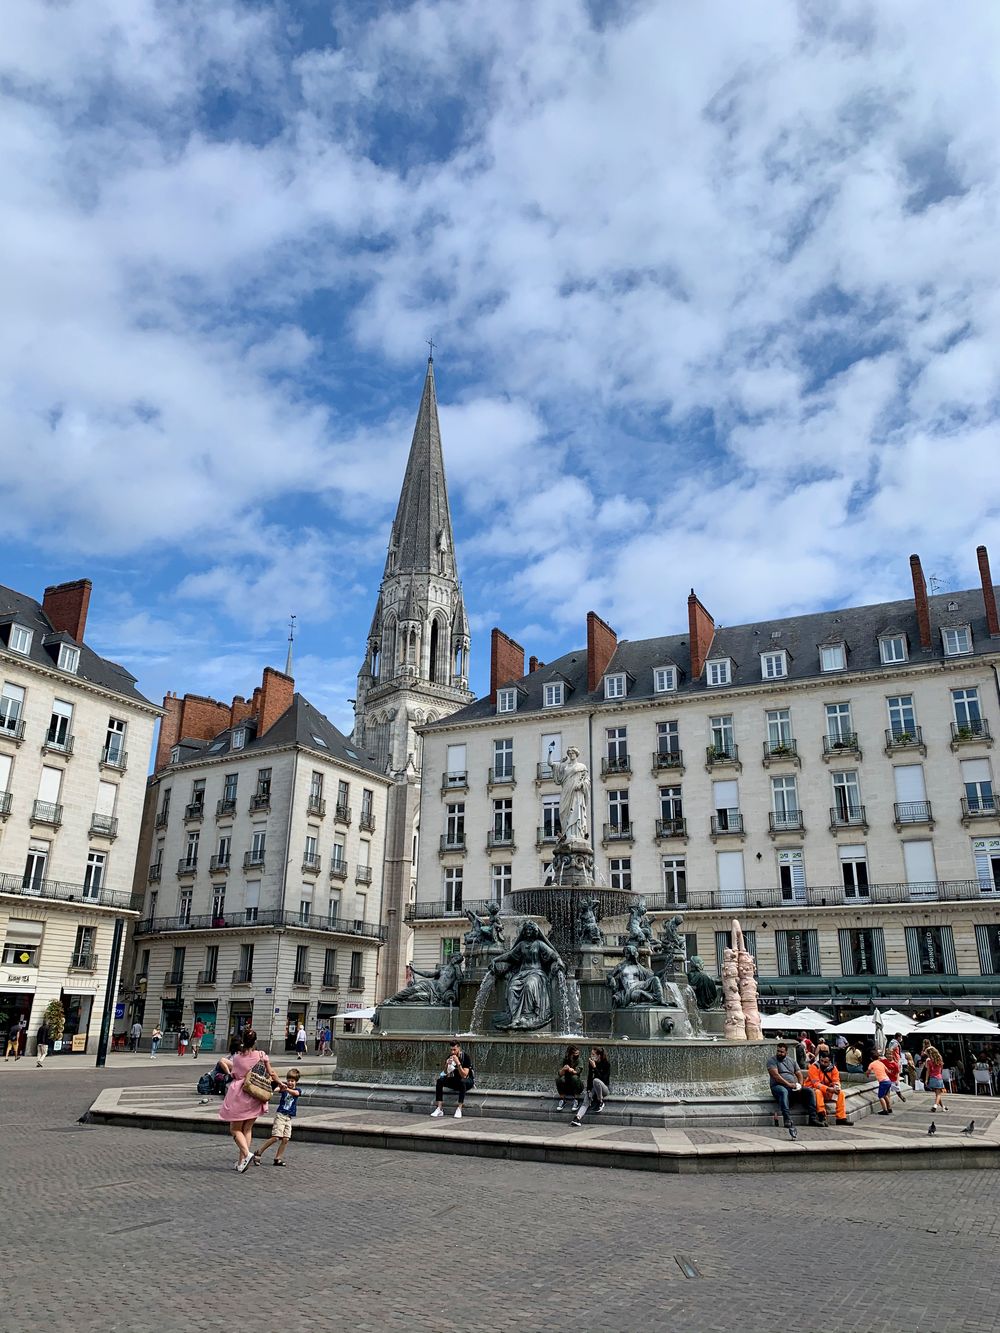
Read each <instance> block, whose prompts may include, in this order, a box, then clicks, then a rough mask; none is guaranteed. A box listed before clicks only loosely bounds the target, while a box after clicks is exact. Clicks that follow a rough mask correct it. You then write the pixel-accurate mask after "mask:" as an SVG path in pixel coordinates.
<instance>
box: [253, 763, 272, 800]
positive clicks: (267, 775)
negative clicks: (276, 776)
mask: <svg viewBox="0 0 1000 1333" xmlns="http://www.w3.org/2000/svg"><path fill="white" fill-rule="evenodd" d="M255 795H256V796H258V797H259V798H260V800H262V801H266V800H270V798H271V770H270V769H269V768H258V770H257V789H256V792H255Z"/></svg>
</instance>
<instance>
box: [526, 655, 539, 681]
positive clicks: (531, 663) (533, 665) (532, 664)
mask: <svg viewBox="0 0 1000 1333" xmlns="http://www.w3.org/2000/svg"><path fill="white" fill-rule="evenodd" d="M537 670H538V658H537V657H536V656H535V655H534V653H532V655H531V656H530V657H529V658H528V675H529V676H533V675H534V674H535V672H536V671H537Z"/></svg>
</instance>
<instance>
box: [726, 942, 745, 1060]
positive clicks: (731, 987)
mask: <svg viewBox="0 0 1000 1333" xmlns="http://www.w3.org/2000/svg"><path fill="white" fill-rule="evenodd" d="M722 1006H723V1008H724V1010H725V1013H726V1017H725V1021H724V1023H723V1033H724V1035H725V1037H726V1040H727V1041H746V1038H747V1025H746V1019H745V1018H744V1016H743V1003H742V1001H741V1000H740V983H739V977H738V975H737V956H736V950H735V949H729V948H726V949H723V951H722Z"/></svg>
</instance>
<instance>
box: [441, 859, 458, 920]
mask: <svg viewBox="0 0 1000 1333" xmlns="http://www.w3.org/2000/svg"><path fill="white" fill-rule="evenodd" d="M444 910H445V911H446V912H460V911H461V910H462V867H461V866H448V868H447V869H446V870H445V872H444Z"/></svg>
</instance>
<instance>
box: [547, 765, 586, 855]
mask: <svg viewBox="0 0 1000 1333" xmlns="http://www.w3.org/2000/svg"><path fill="white" fill-rule="evenodd" d="M549 762H550V763H551V765H552V774H553V776H554V777H555V780H556V782H558V783H559V785H560V787H561V788H562V791H561V793H560V796H559V823H560V826H561V828H562V835H563V837H564V838H565V839H566V841H567V842H589V841H590V817H589V811H590V772H589V770H588V768H587V765H586V764H584V763H582V762H581V761H580V751H579V750H578V749H577V748H576V746H575V745H571V746H570V747H569V749H568V750H567V751H566V758H565V759H556V758H555V755H554V746H551V745H550V746H549Z"/></svg>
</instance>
